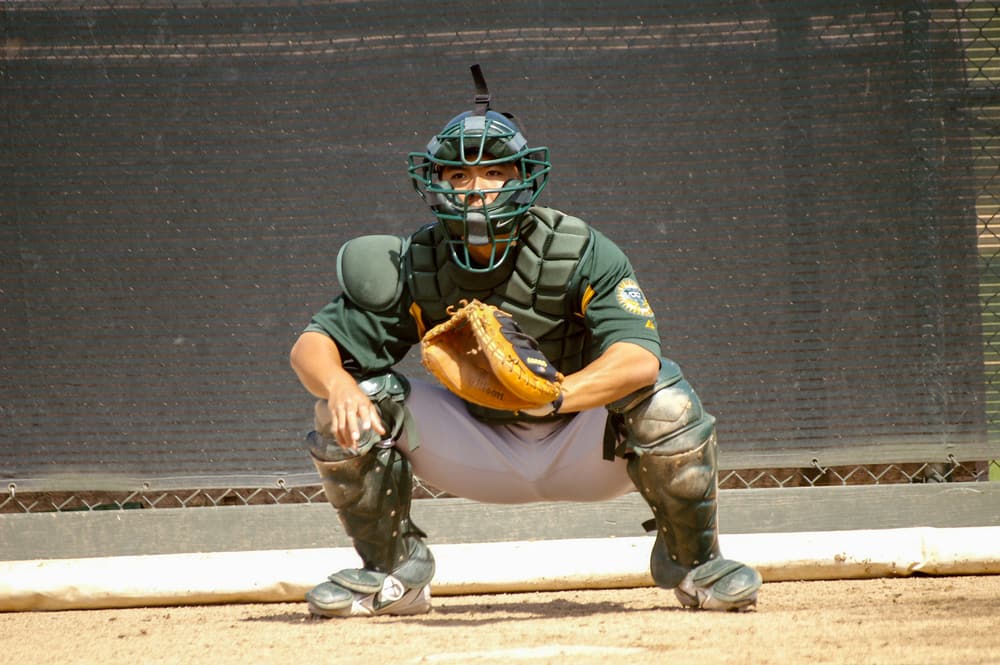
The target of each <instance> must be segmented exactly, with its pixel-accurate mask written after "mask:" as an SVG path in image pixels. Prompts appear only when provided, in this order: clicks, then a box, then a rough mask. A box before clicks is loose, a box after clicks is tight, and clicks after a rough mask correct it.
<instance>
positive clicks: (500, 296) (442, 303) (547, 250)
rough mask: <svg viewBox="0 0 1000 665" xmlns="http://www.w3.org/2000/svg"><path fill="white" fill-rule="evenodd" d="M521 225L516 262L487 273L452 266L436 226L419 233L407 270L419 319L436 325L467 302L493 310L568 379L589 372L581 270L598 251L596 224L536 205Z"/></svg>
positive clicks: (411, 247)
mask: <svg viewBox="0 0 1000 665" xmlns="http://www.w3.org/2000/svg"><path fill="white" fill-rule="evenodd" d="M523 224H524V226H523V227H522V232H521V237H520V239H519V240H518V248H517V252H516V256H515V257H514V260H507V261H505V262H504V264H503V265H501V266H499V267H498V268H497V269H496V270H494V271H491V272H489V273H471V272H467V271H464V270H462V269H461V268H459V267H458V266H457V265H456V264H455V263H453V262H452V261H451V260H450V254H449V251H448V246H447V243H446V240H447V238H446V237H445V236H444V234H443V232H442V231H441V228H440V227H439V226H438V225H436V224H435V225H429V226H426V227H424V228H422V229H420V230H419V231H417V232H416V233H415V234H413V236H411V238H410V244H409V247H408V251H407V252H406V253H405V256H404V258H403V265H402V266H401V267H402V272H403V275H404V276H405V279H406V281H407V285H408V286H409V291H410V295H411V296H412V297H413V300H414V303H415V304H416V305H417V308H418V309H417V311H416V313H415V315H416V316H419V317H420V318H421V321H420V324H421V325H422V326H424V327H425V328H431V327H432V326H435V325H437V324H438V323H441V322H442V321H444V320H446V319H447V318H448V312H447V309H448V307H449V306H451V305H457V304H458V303H459V302H460V301H461V300H463V299H464V300H472V299H473V298H476V299H478V300H480V301H482V302H486V303H489V304H491V305H495V306H497V307H499V308H501V309H503V310H505V311H507V312H510V313H511V314H512V315H513V316H514V318H515V319H516V320H517V322H518V323H519V324H520V325H521V328H522V329H523V330H524V331H525V332H526V333H527V334H529V335H531V336H532V337H534V338H535V339H536V340H537V341H538V345H539V348H540V349H541V351H542V352H543V353H544V354H545V356H546V357H547V358H548V359H549V360H550V361H551V362H552V363H553V364H554V365H555V366H556V367H558V368H559V371H560V372H562V373H563V374H569V373H571V372H575V371H577V370H579V369H580V368H581V367H583V365H584V362H585V358H584V351H585V348H586V345H587V342H588V340H589V336H588V334H587V330H586V328H585V327H584V321H583V314H582V312H581V292H582V289H581V284H580V281H581V276H580V274H579V273H580V271H579V267H580V264H581V263H582V261H583V259H584V258H585V257H586V255H587V253H588V251H589V250H590V248H591V247H592V238H591V231H590V227H588V226H587V224H586V223H585V222H583V220H580V219H577V218H576V217H571V216H569V215H564V214H563V213H561V212H559V211H557V210H553V209H551V208H541V207H534V208H531V210H530V212H529V215H528V218H527V219H526V220H525V221H524V222H523ZM508 258H510V257H508ZM583 286H586V285H583Z"/></svg>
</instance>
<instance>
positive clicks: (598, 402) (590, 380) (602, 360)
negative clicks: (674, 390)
mask: <svg viewBox="0 0 1000 665" xmlns="http://www.w3.org/2000/svg"><path fill="white" fill-rule="evenodd" d="M659 371H660V359H659V358H657V357H656V355H654V354H653V353H652V352H650V351H648V350H646V349H645V348H643V347H641V346H639V345H638V344H631V343H629V342H616V343H614V344H612V345H611V346H609V347H608V349H607V350H606V351H605V352H604V353H603V354H601V356H600V357H599V358H597V359H596V360H595V361H594V362H592V363H590V364H589V365H587V366H586V367H584V368H583V369H582V370H580V371H579V372H574V373H573V374H569V375H567V376H566V378H565V379H564V380H563V384H562V389H563V403H562V406H561V407H560V409H559V411H560V413H575V412H577V411H584V410H586V409H593V408H597V407H600V406H605V405H606V404H610V403H611V402H614V401H615V400H617V399H621V398H622V397H625V396H626V395H629V394H631V393H633V392H635V391H636V390H638V389H640V388H644V387H645V386H648V385H650V384H652V383H654V382H655V381H656V375H657V373H658V372H659Z"/></svg>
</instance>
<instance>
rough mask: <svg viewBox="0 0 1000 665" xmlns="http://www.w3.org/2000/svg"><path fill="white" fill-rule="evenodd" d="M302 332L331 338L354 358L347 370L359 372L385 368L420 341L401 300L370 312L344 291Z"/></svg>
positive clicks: (363, 372)
mask: <svg viewBox="0 0 1000 665" xmlns="http://www.w3.org/2000/svg"><path fill="white" fill-rule="evenodd" d="M305 331H306V332H319V333H323V334H325V335H328V336H329V337H330V338H332V339H333V341H334V342H336V343H337V346H339V347H340V350H341V351H342V352H344V353H346V354H347V355H348V356H350V358H352V359H353V361H354V363H352V365H356V367H353V366H352V367H349V368H348V369H349V371H352V373H353V372H357V373H359V374H361V375H367V374H374V373H378V372H383V371H385V370H388V369H389V368H390V367H392V366H393V365H395V364H396V363H398V362H400V361H401V360H402V359H403V358H404V357H405V356H406V353H407V352H408V351H409V350H410V348H411V347H412V346H413V345H414V344H416V343H417V342H419V341H420V337H419V335H418V333H417V325H416V322H415V321H414V319H413V317H411V316H410V315H409V312H408V311H407V309H406V306H405V304H404V303H403V302H400V303H399V304H398V305H397V306H396V307H394V308H392V309H389V310H387V311H383V312H370V311H367V310H365V309H363V308H361V307H359V306H358V305H356V304H355V303H354V302H353V301H351V300H350V298H348V297H347V296H345V295H343V294H342V295H340V296H337V297H336V298H334V299H333V300H332V301H331V302H330V303H329V304H328V305H326V307H324V308H323V309H321V310H320V311H319V312H317V313H316V314H315V315H314V316H313V317H312V320H311V321H310V322H309V325H308V326H306V328H305ZM345 367H346V364H345Z"/></svg>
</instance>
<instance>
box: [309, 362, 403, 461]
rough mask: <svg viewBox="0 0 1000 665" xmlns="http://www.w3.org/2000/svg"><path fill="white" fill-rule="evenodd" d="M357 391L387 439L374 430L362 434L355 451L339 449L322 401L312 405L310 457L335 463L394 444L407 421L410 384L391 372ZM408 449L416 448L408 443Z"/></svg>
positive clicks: (365, 381)
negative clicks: (379, 421)
mask: <svg viewBox="0 0 1000 665" xmlns="http://www.w3.org/2000/svg"><path fill="white" fill-rule="evenodd" d="M358 387H360V388H361V390H362V392H364V393H365V395H367V396H368V398H369V399H370V400H371V401H372V403H373V404H375V407H376V408H377V409H378V412H379V416H380V417H381V418H382V423H383V424H384V425H385V428H386V435H385V436H384V437H383V436H380V435H379V434H378V433H377V432H376V431H375V430H372V429H369V430H366V431H365V432H362V433H361V440H360V441H358V443H357V446H356V448H357V451H352V450H349V449H346V448H343V447H341V446H340V445H339V444H338V443H337V441H336V439H335V438H334V436H333V432H332V431H331V429H330V426H331V424H332V418H331V416H330V409H329V406H328V405H327V403H326V401H325V400H318V401H317V402H316V405H315V422H314V430H313V431H312V432H310V433H309V436H308V438H307V441H308V444H309V451H310V452H311V453H312V455H313V457H315V458H317V459H319V460H323V461H328V462H337V461H341V460H343V459H345V458H347V457H353V456H355V455H357V454H358V453H359V452H360V453H361V454H364V453H366V452H368V451H369V450H371V449H372V448H373V447H375V445H376V444H378V443H380V442H383V441H389V440H391V441H396V440H398V439H399V437H400V435H401V434H402V431H403V427H404V425H405V424H406V422H407V420H408V419H409V413H408V411H407V410H406V406H405V402H406V398H407V396H409V394H410V382H409V381H407V379H406V377H405V376H403V375H402V374H398V373H396V372H393V371H389V372H386V373H385V374H379V375H377V376H373V377H368V378H365V379H362V380H360V381H358ZM410 447H411V448H415V447H416V446H415V445H413V443H412V442H411V445H410Z"/></svg>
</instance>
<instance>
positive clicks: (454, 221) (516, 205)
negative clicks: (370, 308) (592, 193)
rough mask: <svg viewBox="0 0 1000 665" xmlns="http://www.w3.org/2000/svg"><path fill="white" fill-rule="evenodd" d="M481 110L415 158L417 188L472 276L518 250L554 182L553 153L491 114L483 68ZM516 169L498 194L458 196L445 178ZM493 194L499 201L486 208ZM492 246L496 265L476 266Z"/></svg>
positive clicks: (460, 119)
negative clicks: (462, 170)
mask: <svg viewBox="0 0 1000 665" xmlns="http://www.w3.org/2000/svg"><path fill="white" fill-rule="evenodd" d="M472 75H473V78H474V80H475V82H476V88H477V94H476V99H475V101H476V108H475V110H472V111H467V112H465V113H462V114H460V115H458V116H455V117H454V118H452V119H451V120H449V121H448V123H447V124H446V125H445V126H444V129H442V130H441V132H440V133H438V134H437V135H435V136H434V138H432V139H431V141H430V143H428V144H427V148H426V149H425V150H424V152H412V153H410V155H409V174H410V178H412V179H413V186H414V188H415V189H416V190H417V193H418V194H420V197H421V198H422V199H424V201H426V202H427V203H428V205H430V207H431V210H432V211H433V212H434V214H435V215H436V216H437V218H438V222H439V223H440V224H441V225H442V226H443V227H444V229H445V231H446V232H447V234H448V236H449V238H451V241H450V247H451V255H452V259H453V260H454V261H455V262H456V263H457V264H458V265H459V266H461V267H462V268H464V269H466V270H469V271H472V272H488V271H490V270H493V269H494V268H496V267H497V266H498V265H500V264H501V263H502V262H503V261H504V259H506V257H507V255H508V254H509V252H510V249H511V247H513V246H514V243H515V242H516V240H517V238H518V234H519V232H520V225H521V221H522V219H523V218H524V215H525V213H526V212H527V211H528V208H530V207H531V206H532V205H534V203H535V200H536V199H537V198H538V195H539V194H541V192H542V189H543V188H544V187H545V184H546V182H548V177H549V170H550V169H551V168H552V165H551V164H550V163H549V161H548V158H549V149H548V148H545V147H538V148H529V147H528V142H527V141H526V140H525V138H524V135H523V134H522V133H521V129H520V127H519V126H518V123H517V122H516V121H515V120H514V118H513V116H511V115H510V114H506V113H497V112H496V111H493V110H491V109H490V97H489V92H488V91H487V90H486V83H485V81H484V80H483V77H482V73H481V71H480V70H479V66H478V65H474V66H473V67H472ZM495 164H512V165H514V166H515V167H516V168H517V175H516V177H515V178H512V179H510V180H508V181H507V182H505V183H504V184H503V185H502V186H501V187H499V188H498V189H489V190H486V191H482V190H456V189H453V188H452V186H451V185H450V184H449V183H448V182H445V181H444V180H442V179H441V178H440V175H441V171H442V169H443V168H444V167H447V166H454V167H475V166H490V165H495ZM487 194H489V195H493V194H496V198H495V199H493V201H491V202H490V203H488V204H485V205H484V202H485V201H486V200H487ZM474 245H475V246H488V247H489V248H490V259H489V261H488V262H487V263H486V264H485V265H478V264H476V263H474V262H473V261H472V259H471V257H470V254H469V247H470V246H474Z"/></svg>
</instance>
